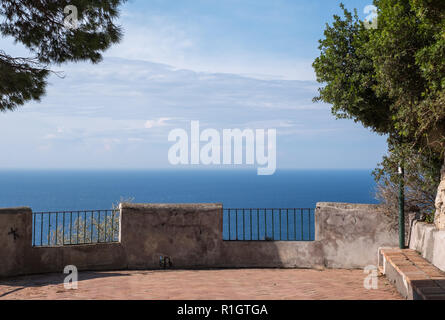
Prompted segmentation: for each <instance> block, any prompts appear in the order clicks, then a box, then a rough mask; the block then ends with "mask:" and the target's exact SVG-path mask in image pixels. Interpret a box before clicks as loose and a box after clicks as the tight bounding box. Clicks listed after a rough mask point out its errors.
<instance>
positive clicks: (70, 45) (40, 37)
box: [0, 0, 126, 111]
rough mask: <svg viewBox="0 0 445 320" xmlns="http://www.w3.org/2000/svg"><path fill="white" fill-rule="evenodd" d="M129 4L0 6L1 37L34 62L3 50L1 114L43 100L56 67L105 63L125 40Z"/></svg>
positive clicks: (112, 0) (109, 0)
mask: <svg viewBox="0 0 445 320" xmlns="http://www.w3.org/2000/svg"><path fill="white" fill-rule="evenodd" d="M125 1H126V0H71V1H63V0H20V1H19V0H8V1H0V15H1V16H2V18H3V19H2V21H1V22H0V33H1V34H2V35H3V36H10V37H12V38H13V39H14V41H15V42H16V43H20V44H22V45H24V46H25V47H26V48H27V49H29V51H30V57H12V56H10V55H8V53H6V52H4V51H3V50H0V111H6V110H14V109H15V108H17V107H18V106H21V105H23V104H24V103H26V102H27V101H30V100H39V99H40V98H41V97H42V96H43V95H44V94H45V87H46V84H47V82H46V79H47V77H48V75H49V74H50V72H51V70H50V65H51V64H61V63H64V62H77V61H90V62H92V63H98V62H99V61H101V59H102V52H103V51H105V50H106V49H107V48H109V47H110V46H111V45H112V44H114V43H117V42H119V41H120V39H121V37H122V30H121V28H120V27H119V26H117V25H115V23H114V21H115V20H116V19H117V17H118V15H119V7H120V5H121V4H122V3H124V2H125ZM76 15H77V16H76ZM76 18H77V19H76ZM74 19H75V20H74Z"/></svg>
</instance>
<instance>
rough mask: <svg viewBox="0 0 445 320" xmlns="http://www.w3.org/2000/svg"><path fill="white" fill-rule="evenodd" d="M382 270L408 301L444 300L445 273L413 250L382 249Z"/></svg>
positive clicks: (380, 264) (380, 252)
mask: <svg viewBox="0 0 445 320" xmlns="http://www.w3.org/2000/svg"><path fill="white" fill-rule="evenodd" d="M379 269H380V270H381V272H382V273H383V274H384V275H385V276H386V277H387V278H388V280H389V281H390V282H391V283H393V284H394V286H395V287H396V288H397V290H398V291H399V292H400V294H401V295H402V296H403V297H405V298H406V299H409V300H445V273H444V272H442V271H441V270H440V269H438V268H436V267H435V266H434V265H432V264H431V263H429V262H428V261H427V260H425V259H424V258H422V256H420V254H418V253H417V252H416V251H414V250H411V249H403V250H402V249H396V248H381V249H379Z"/></svg>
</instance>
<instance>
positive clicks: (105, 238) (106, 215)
mask: <svg viewBox="0 0 445 320" xmlns="http://www.w3.org/2000/svg"><path fill="white" fill-rule="evenodd" d="M107 220H108V211H105V228H104V229H105V230H104V242H107V222H108V221H107Z"/></svg>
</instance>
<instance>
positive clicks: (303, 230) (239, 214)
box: [223, 208, 315, 241]
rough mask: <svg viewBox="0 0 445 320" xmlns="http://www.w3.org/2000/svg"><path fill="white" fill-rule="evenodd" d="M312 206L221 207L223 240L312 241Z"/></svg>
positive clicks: (313, 219) (313, 228)
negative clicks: (272, 207)
mask: <svg viewBox="0 0 445 320" xmlns="http://www.w3.org/2000/svg"><path fill="white" fill-rule="evenodd" d="M314 239H315V217H314V210H313V209H306V208H284V209H276V208H275V209H254V208H247V209H246V208H244V209H224V210H223V240H225V241H313V240H314Z"/></svg>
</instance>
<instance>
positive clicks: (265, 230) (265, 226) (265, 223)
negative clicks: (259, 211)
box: [264, 209, 267, 240]
mask: <svg viewBox="0 0 445 320" xmlns="http://www.w3.org/2000/svg"><path fill="white" fill-rule="evenodd" d="M266 238H267V214H266V209H264V240H266Z"/></svg>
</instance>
